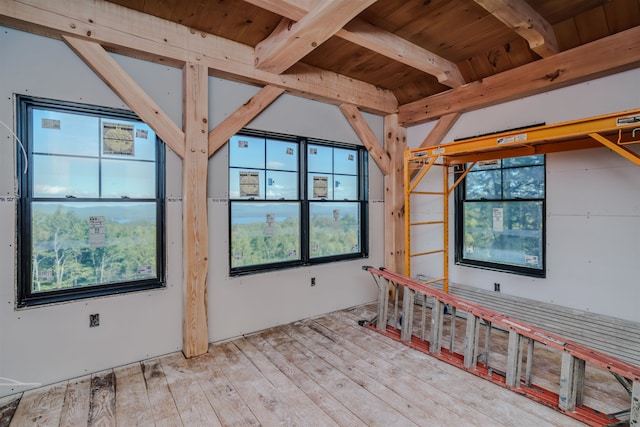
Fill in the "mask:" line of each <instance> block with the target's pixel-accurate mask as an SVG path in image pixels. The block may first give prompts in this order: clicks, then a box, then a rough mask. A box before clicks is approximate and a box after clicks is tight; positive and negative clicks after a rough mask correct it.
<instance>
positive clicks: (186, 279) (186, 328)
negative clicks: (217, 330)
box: [182, 62, 209, 358]
mask: <svg viewBox="0 0 640 427" xmlns="http://www.w3.org/2000/svg"><path fill="white" fill-rule="evenodd" d="M182 74H183V77H182V78H183V90H182V110H183V114H182V117H183V124H182V126H183V128H184V135H185V138H184V139H185V146H186V148H185V155H184V158H183V160H182V195H183V196H182V233H183V236H182V241H183V245H182V246H183V248H182V252H183V265H184V267H183V279H182V281H183V294H184V298H183V315H182V316H183V322H182V352H183V353H184V355H185V357H187V358H191V357H194V356H199V355H201V354H204V353H206V352H207V350H208V348H209V334H208V321H207V275H208V269H209V261H208V257H209V238H208V236H209V231H208V229H209V226H208V220H207V181H208V179H207V171H208V163H209V162H208V160H209V155H208V149H207V130H208V116H209V112H208V99H209V98H208V95H209V94H208V78H209V75H208V72H207V68H206V66H204V65H202V64H198V63H193V62H188V63H186V64H185V66H184V68H183V73H182Z"/></svg>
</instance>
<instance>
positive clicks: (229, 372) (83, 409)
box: [0, 305, 608, 427]
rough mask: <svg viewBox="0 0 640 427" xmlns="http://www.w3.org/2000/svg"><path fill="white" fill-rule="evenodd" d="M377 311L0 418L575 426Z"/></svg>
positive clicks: (72, 386) (166, 360)
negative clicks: (384, 326) (418, 340)
mask: <svg viewBox="0 0 640 427" xmlns="http://www.w3.org/2000/svg"><path fill="white" fill-rule="evenodd" d="M374 311H375V306H373V305H372V306H363V307H358V308H355V309H350V310H344V311H339V312H336V313H332V314H329V315H326V316H323V317H320V318H317V319H313V320H307V321H303V322H297V323H295V324H291V325H286V326H282V327H278V328H274V329H269V330H266V331H264V332H261V333H257V334H254V335H251V336H247V337H243V338H239V339H236V340H233V341H229V342H226V343H222V344H216V345H211V346H210V348H209V352H208V353H207V354H205V355H203V356H200V357H197V358H193V359H190V360H186V359H184V357H182V355H181V354H179V353H178V354H173V355H169V356H165V357H162V358H157V359H151V360H146V361H143V362H140V363H135V364H132V365H128V366H125V367H121V368H117V369H113V370H108V371H105V372H101V373H97V374H94V375H92V376H87V377H83V378H79V379H76V380H70V381H67V382H63V383H60V384H56V385H53V386H49V387H46V388H41V389H37V390H33V391H29V392H26V393H24V395H22V396H14V397H12V398H4V399H0V427H4V426H8V425H10V426H29V425H41V426H65V427H68V426H85V425H91V426H115V425H119V426H135V425H141V426H147V425H148V426H153V425H156V426H217V425H222V426H259V425H261V426H332V425H334V426H335V425H340V426H385V427H387V426H412V425H419V426H463V425H464V426H483V427H486V426H519V427H521V426H536V427H539V426H563V427H570V426H579V425H582V424H581V423H579V422H577V421H575V420H573V419H571V418H569V417H567V416H565V415H563V414H561V413H558V412H556V411H554V410H552V409H550V408H547V407H544V406H542V405H540V404H537V403H535V402H533V401H531V400H529V399H527V398H525V397H523V396H520V395H517V394H515V393H513V392H510V391H508V390H505V389H502V388H500V387H499V386H496V385H494V384H492V383H490V382H488V381H485V380H482V379H480V378H478V377H475V376H474V375H471V374H469V373H466V372H464V371H461V370H459V369H457V368H455V367H453V366H450V365H448V364H446V363H444V362H440V361H438V360H436V359H434V358H432V357H430V356H428V355H425V354H422V353H420V352H418V351H415V350H413V349H410V348H408V347H407V346H405V345H403V344H401V343H398V342H395V341H392V340H390V339H388V338H386V337H384V336H382V335H380V334H378V333H376V332H373V331H370V330H368V329H366V328H363V327H361V326H358V324H357V321H358V320H361V319H369V318H370V317H372V316H373V314H374ZM460 323H462V322H460ZM494 339H495V340H496V345H500V344H499V337H497V336H496V334H494V335H493V338H492V343H493V340H494ZM492 345H493V344H492ZM537 371H538V372H539V373H540V374H537V375H539V376H540V377H541V378H542V376H543V374H544V373H545V372H546V371H548V369H546V368H545V367H544V366H537ZM552 376H553V375H552ZM550 381H551V380H550ZM607 394H608V392H607V391H605V392H604V395H607ZM18 398H19V400H18Z"/></svg>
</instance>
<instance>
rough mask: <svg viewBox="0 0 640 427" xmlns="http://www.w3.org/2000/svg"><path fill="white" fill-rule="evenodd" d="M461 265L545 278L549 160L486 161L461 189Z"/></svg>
mask: <svg viewBox="0 0 640 427" xmlns="http://www.w3.org/2000/svg"><path fill="white" fill-rule="evenodd" d="M458 191H459V193H458V200H459V205H458V215H459V216H458V227H459V229H458V232H457V248H458V250H457V261H458V262H459V263H461V264H466V265H476V266H480V267H487V268H495V269H500V270H507V271H512V272H515V273H522V274H529V275H534V276H541V275H544V198H545V177H544V156H543V155H537V156H528V157H518V158H512V159H503V160H494V161H489V162H481V163H479V164H477V165H476V166H474V167H473V169H471V171H470V172H469V173H468V174H467V176H466V178H465V180H464V184H463V186H462V187H461V189H458Z"/></svg>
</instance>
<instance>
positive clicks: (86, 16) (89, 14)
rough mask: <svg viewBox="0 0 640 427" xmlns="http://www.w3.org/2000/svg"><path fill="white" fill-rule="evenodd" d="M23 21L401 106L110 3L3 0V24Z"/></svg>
mask: <svg viewBox="0 0 640 427" xmlns="http://www.w3.org/2000/svg"><path fill="white" fill-rule="evenodd" d="M25 23H28V24H26V26H27V29H31V30H33V31H34V32H36V33H38V34H45V35H47V36H50V37H55V38H60V37H61V36H62V35H66V36H75V37H76V38H83V39H90V40H92V41H93V42H95V43H98V44H104V45H107V46H109V48H110V49H112V50H114V51H115V52H117V53H122V54H126V55H129V56H133V57H136V58H142V59H145V60H150V61H154V62H158V63H161V64H167V65H171V66H175V67H182V66H183V65H184V64H185V63H186V62H189V61H199V62H200V63H201V64H204V65H205V66H207V67H208V68H209V70H211V73H212V74H213V75H217V76H219V77H223V78H231V79H233V80H241V81H244V82H247V83H252V84H256V83H258V84H261V85H266V84H271V85H274V86H279V87H283V88H286V89H287V90H288V91H290V92H292V93H296V94H298V95H300V96H304V97H306V98H311V99H316V100H321V101H325V102H330V103H333V104H339V103H342V102H350V103H354V104H357V105H359V106H361V107H362V108H364V109H365V110H366V111H372V112H377V113H389V112H393V111H395V109H396V108H397V105H398V102H397V100H396V98H395V96H394V95H393V93H392V92H391V91H390V90H385V89H380V88H377V87H376V86H374V85H372V84H370V83H365V82H362V81H359V80H357V79H354V78H350V77H347V76H341V75H339V74H336V73H335V72H330V71H326V70H321V69H317V68H315V67H311V66H309V65H305V64H302V63H299V64H296V66H295V67H292V69H291V70H289V71H288V72H287V73H286V74H284V75H278V74H274V73H270V72H267V71H262V70H258V69H256V68H255V52H254V48H253V47H252V46H248V45H245V44H242V43H238V42H235V41H233V40H231V39H225V38H222V37H219V36H216V35H213V34H207V33H204V32H200V31H195V30H193V29H190V28H188V27H186V26H183V25H179V24H175V23H172V22H169V21H165V20H162V19H160V18H157V17H154V16H151V15H146V14H144V13H140V12H137V11H135V10H131V9H125V8H123V7H121V6H119V5H116V4H113V3H109V2H102V1H96V0H92V1H85V0H68V1H66V2H64V3H59V2H50V1H47V0H30V1H29V4H26V3H23V2H17V1H5V2H0V24H3V25H11V24H13V25H17V26H19V27H20V28H25Z"/></svg>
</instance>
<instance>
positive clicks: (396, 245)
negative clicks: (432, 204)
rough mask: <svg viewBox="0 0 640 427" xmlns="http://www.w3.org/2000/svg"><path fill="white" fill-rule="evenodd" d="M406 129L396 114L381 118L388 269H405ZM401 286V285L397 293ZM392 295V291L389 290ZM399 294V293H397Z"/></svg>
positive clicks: (393, 293) (396, 270)
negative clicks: (385, 164) (385, 155)
mask: <svg viewBox="0 0 640 427" xmlns="http://www.w3.org/2000/svg"><path fill="white" fill-rule="evenodd" d="M406 142H407V129H406V128H404V127H402V126H399V125H398V115H397V114H389V115H388V116H385V118H384V148H385V150H386V151H387V153H388V154H389V157H390V161H389V173H388V174H387V175H385V176H384V265H385V267H386V268H388V269H389V270H391V271H393V272H396V273H400V274H405V273H406V272H405V271H404V257H405V256H406V254H405V253H404V214H405V210H404V175H403V173H404V150H405V147H406ZM402 291H403V288H402V287H401V288H400V292H402ZM389 292H390V293H391V295H392V297H395V290H394V289H389ZM400 296H402V295H400Z"/></svg>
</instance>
